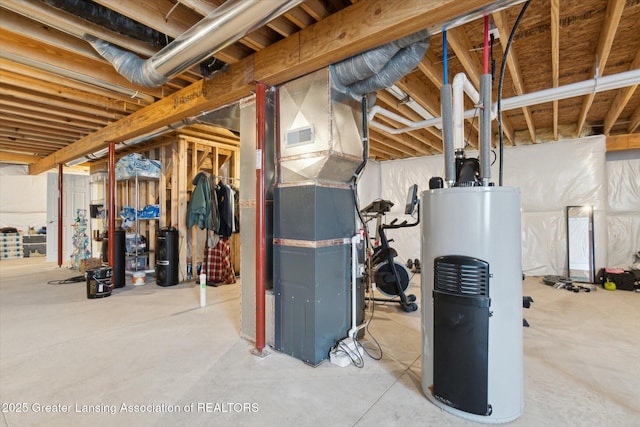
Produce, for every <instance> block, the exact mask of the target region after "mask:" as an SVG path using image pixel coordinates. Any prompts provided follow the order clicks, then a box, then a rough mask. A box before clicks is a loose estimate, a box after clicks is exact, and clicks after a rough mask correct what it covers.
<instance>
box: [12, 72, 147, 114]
mask: <svg viewBox="0 0 640 427" xmlns="http://www.w3.org/2000/svg"><path fill="white" fill-rule="evenodd" d="M0 84H2V85H4V86H5V87H9V85H12V87H14V88H16V90H18V91H24V92H27V91H28V92H30V93H31V92H33V91H36V92H37V93H38V94H44V95H46V97H39V96H36V95H33V94H32V95H31V96H32V97H35V98H40V99H50V100H55V99H60V98H62V99H64V100H68V101H73V102H74V103H77V104H79V107H78V108H77V109H78V110H83V111H91V110H94V111H97V113H95V114H97V115H101V114H103V112H105V111H114V112H118V111H122V112H127V110H129V112H132V111H137V110H139V109H140V108H142V106H141V105H140V106H136V105H135V104H133V103H125V102H122V101H118V100H114V99H110V98H105V97H102V96H98V95H93V94H91V93H86V92H82V91H79V90H76V89H71V88H67V87H64V86H60V85H57V84H51V83H47V82H43V81H41V80H37V79H32V78H29V77H24V76H20V75H16V74H13V73H10V72H4V73H2V74H0ZM25 96H26V95H25ZM68 103H69V102H66V101H65V102H64V104H68ZM49 105H54V104H49ZM94 106H95V107H97V108H94Z"/></svg>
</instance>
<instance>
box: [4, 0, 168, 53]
mask: <svg viewBox="0 0 640 427" xmlns="http://www.w3.org/2000/svg"><path fill="white" fill-rule="evenodd" d="M2 7H3V8H5V9H8V10H11V11H13V12H15V13H18V14H20V15H22V16H26V17H28V18H30V19H33V20H36V21H38V22H40V23H41V24H43V25H44V26H46V27H49V28H55V29H57V30H58V31H61V32H64V33H67V34H72V35H73V36H75V37H78V38H82V36H83V35H84V34H91V35H93V36H95V37H98V38H100V39H102V40H106V41H108V42H109V43H113V44H116V45H118V46H126V47H127V49H129V50H130V51H132V52H136V53H138V54H139V55H146V56H151V55H153V54H154V53H155V52H156V51H157V50H158V49H157V48H156V47H154V46H151V45H150V44H148V43H144V42H141V41H139V40H136V39H132V38H130V37H126V36H123V35H122V34H119V33H116V32H114V31H110V30H108V29H106V28H104V27H102V26H100V25H97V24H92V23H90V22H89V21H86V20H84V19H77V17H76V16H74V15H72V14H69V13H66V12H63V11H61V10H59V9H56V8H54V7H52V6H49V5H47V4H45V3H43V2H28V1H23V0H2Z"/></svg>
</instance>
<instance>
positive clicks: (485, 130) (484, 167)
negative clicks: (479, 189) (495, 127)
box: [479, 74, 491, 187]
mask: <svg viewBox="0 0 640 427" xmlns="http://www.w3.org/2000/svg"><path fill="white" fill-rule="evenodd" d="M480 97H481V102H482V107H481V109H480V141H479V148H480V179H481V180H482V186H483V187H487V186H489V180H490V179H491V160H490V158H489V156H490V153H491V74H483V75H482V76H480Z"/></svg>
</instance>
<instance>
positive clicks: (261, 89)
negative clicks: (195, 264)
mask: <svg viewBox="0 0 640 427" xmlns="http://www.w3.org/2000/svg"><path fill="white" fill-rule="evenodd" d="M266 117H267V87H266V85H265V84H264V83H260V82H258V83H256V348H255V351H256V353H257V354H258V355H262V350H263V349H264V346H265V290H266V278H267V273H266V272H267V268H266V267H267V263H266V253H267V250H266V242H265V240H266V236H267V227H266V216H265V215H266V207H267V203H266V198H265V173H264V172H265V171H264V168H265V143H266V139H267V132H266Z"/></svg>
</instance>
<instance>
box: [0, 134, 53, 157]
mask: <svg viewBox="0 0 640 427" xmlns="http://www.w3.org/2000/svg"><path fill="white" fill-rule="evenodd" d="M0 142H1V143H2V148H3V151H6V150H9V151H10V150H14V151H21V152H25V151H27V152H31V153H37V154H45V155H49V154H50V153H52V152H54V151H55V150H58V149H59V148H60V147H59V146H57V145H53V146H51V145H48V144H46V143H42V142H38V141H15V140H14V139H11V138H8V137H6V136H4V135H0Z"/></svg>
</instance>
